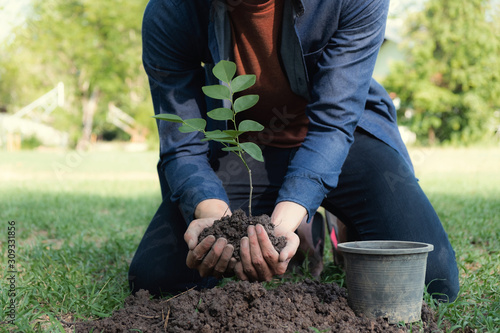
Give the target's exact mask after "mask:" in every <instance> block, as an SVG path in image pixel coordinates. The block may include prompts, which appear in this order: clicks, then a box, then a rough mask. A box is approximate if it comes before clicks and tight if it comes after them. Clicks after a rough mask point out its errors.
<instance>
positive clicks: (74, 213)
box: [0, 148, 500, 332]
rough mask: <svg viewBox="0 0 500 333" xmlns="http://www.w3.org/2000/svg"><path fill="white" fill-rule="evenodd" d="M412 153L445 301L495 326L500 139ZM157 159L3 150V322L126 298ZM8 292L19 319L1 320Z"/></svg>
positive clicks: (45, 327) (480, 326)
mask: <svg viewBox="0 0 500 333" xmlns="http://www.w3.org/2000/svg"><path fill="white" fill-rule="evenodd" d="M411 154H412V157H413V159H414V162H415V169H416V173H417V176H418V177H419V178H420V180H421V185H422V187H423V188H424V190H425V191H426V192H427V194H428V195H429V198H430V199H431V201H432V202H433V204H434V206H435V208H436V210H437V211H438V214H439V215H440V217H441V219H442V221H443V224H444V225H445V228H446V230H447V231H448V234H449V237H450V240H451V242H452V244H453V246H454V248H455V250H456V252H457V258H458V262H459V269H460V274H461V285H462V290H461V294H460V296H459V298H458V299H457V301H456V302H455V303H453V304H450V305H445V304H442V305H440V306H439V307H438V308H437V311H438V312H439V314H440V316H441V317H442V318H444V319H446V320H448V321H449V322H451V324H452V325H453V327H454V328H457V329H459V330H461V329H462V328H465V327H469V328H472V329H477V331H479V332H483V331H484V332H494V331H498V327H500V297H499V294H500V290H499V289H500V287H499V279H498V274H499V272H500V259H499V249H500V244H499V236H500V223H499V220H500V168H499V166H500V149H498V148H496V149H494V148H461V149H452V148H446V149H441V148H439V149H422V148H413V149H411ZM156 160H157V153H156V152H126V151H116V150H115V151H108V152H92V153H78V152H37V151H21V152H15V153H10V152H5V151H0V188H1V191H0V215H1V219H0V223H2V224H3V225H2V226H1V227H0V230H1V235H0V246H1V249H2V256H1V259H0V265H1V269H0V287H1V288H2V289H1V290H2V292H1V296H0V304H1V305H2V313H0V322H3V323H2V324H0V331H3V328H4V327H5V328H7V329H9V328H10V329H11V330H12V331H22V332H33V331H35V332H47V331H50V332H52V331H56V332H57V331H64V330H63V328H62V326H61V325H60V322H61V321H74V320H75V321H77V320H82V319H87V318H97V317H103V316H108V315H110V314H111V313H112V311H113V310H114V309H117V308H119V307H121V306H122V304H123V300H124V298H125V297H126V296H127V295H128V290H127V268H128V263H129V262H130V260H131V258H132V255H133V252H134V250H135V249H136V247H137V245H138V242H139V241H140V238H141V236H142V234H143V232H144V230H145V228H146V227H147V225H148V223H149V221H150V219H151V217H152V216H153V214H154V212H155V210H156V208H157V206H158V204H159V203H160V192H159V186H158V183H157V178H156V168H155V164H156ZM9 227H15V230H14V229H12V228H11V229H10V234H9V229H8V228H9ZM8 237H10V240H11V242H10V243H9V242H8V239H9V238H8ZM14 243H15V249H14V248H13V247H9V244H10V245H12V244H14ZM9 248H10V249H11V250H14V251H11V252H10V257H11V258H10V259H12V258H13V259H12V260H15V266H13V267H10V266H9V264H12V263H13V262H9V261H8V260H9V251H8V249H9ZM12 268H15V269H14V271H15V273H9V271H12ZM328 269H332V267H331V264H327V270H328ZM332 271H334V270H333V269H332ZM12 277H13V278H12ZM11 282H14V285H15V297H11V296H10V295H9V294H12V292H13V291H10V289H11V284H10V283H11ZM12 286H13V285H12ZM11 300H13V301H14V303H13V304H14V305H15V318H16V320H15V326H12V325H9V324H6V323H5V322H7V321H9V320H10V317H9V316H8V314H9V311H10V308H9V306H10V304H11V303H10V302H11Z"/></svg>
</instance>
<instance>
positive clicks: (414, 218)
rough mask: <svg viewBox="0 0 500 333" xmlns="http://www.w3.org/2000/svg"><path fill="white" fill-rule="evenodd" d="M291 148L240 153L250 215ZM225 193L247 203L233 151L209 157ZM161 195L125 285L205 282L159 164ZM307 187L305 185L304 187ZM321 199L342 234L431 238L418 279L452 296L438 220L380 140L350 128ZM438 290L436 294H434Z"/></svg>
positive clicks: (271, 188)
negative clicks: (344, 152)
mask: <svg viewBox="0 0 500 333" xmlns="http://www.w3.org/2000/svg"><path fill="white" fill-rule="evenodd" d="M294 152H295V149H279V148H271V147H266V148H265V149H264V158H265V162H264V163H261V162H257V161H254V160H251V161H248V163H249V164H250V167H251V169H252V173H253V186H254V196H253V202H252V213H253V215H260V214H268V215H270V214H271V213H272V211H273V208H274V204H275V200H276V197H277V194H278V191H279V189H280V186H281V182H282V179H283V177H284V176H285V173H286V169H287V165H288V162H289V160H290V159H291V158H292V157H293V154H294ZM212 165H213V167H214V169H215V170H216V172H217V175H218V176H219V178H220V179H221V180H222V181H223V184H224V187H225V188H226V191H227V193H228V195H229V198H230V201H231V210H233V211H234V210H235V209H237V208H242V209H244V210H246V211H247V210H248V209H247V206H248V188H249V187H248V174H247V172H246V169H245V168H244V166H243V165H242V164H241V161H239V159H238V158H237V157H236V156H235V155H234V154H226V155H224V156H222V157H220V158H219V159H217V160H216V161H215V162H214V163H213V164H212ZM160 184H161V187H162V196H163V202H162V204H161V205H160V207H159V209H158V211H157V212H156V214H155V216H154V218H153V220H152V221H151V223H150V225H149V227H148V229H147V230H146V233H145V235H144V237H143V239H142V241H141V242H140V244H139V247H138V249H137V251H136V253H135V256H134V259H133V261H132V263H131V265H130V271H129V281H130V288H131V289H132V291H134V292H135V291H137V290H139V289H147V290H149V291H150V292H151V293H152V294H156V295H159V294H161V293H163V292H164V293H178V292H181V291H184V290H186V289H187V288H190V287H193V286H197V287H199V288H204V287H212V286H214V285H215V284H216V283H217V280H216V279H214V278H204V279H202V278H200V276H199V275H198V273H197V271H194V270H191V269H189V268H188V267H187V266H186V264H185V260H186V256H187V251H188V248H187V245H186V244H185V242H184V238H183V235H184V232H185V230H186V228H187V223H186V221H184V220H183V218H182V216H181V214H180V212H179V211H178V209H177V207H176V206H175V205H174V204H172V202H170V200H169V196H170V195H169V193H168V184H165V179H164V177H163V176H162V174H161V172H160ZM304 195H307V193H304ZM322 206H323V207H324V208H325V209H326V210H328V211H330V212H331V213H333V214H334V215H335V216H337V217H338V218H339V219H340V220H341V221H342V222H343V223H344V224H345V225H346V226H347V229H348V238H349V240H404V241H418V242H425V243H430V244H433V245H434V251H433V252H431V253H429V256H428V261H427V274H426V279H425V281H426V284H428V285H429V286H428V291H429V292H430V293H431V294H432V293H436V296H435V297H437V298H441V299H444V300H450V301H453V300H454V299H455V298H456V296H457V294H458V291H459V284H458V269H457V264H456V261H455V253H454V251H453V249H452V247H451V245H450V242H449V241H448V236H447V234H446V232H445V231H444V229H443V227H442V225H441V222H440V220H439V218H438V216H437V214H436V212H435V211H434V209H433V207H432V205H431V204H430V202H429V200H428V199H427V197H426V195H425V194H424V192H423V191H422V189H421V188H420V186H419V184H418V182H417V180H416V178H415V177H414V175H413V173H412V172H411V170H410V169H409V167H408V166H407V164H406V163H405V161H404V160H403V159H402V158H401V156H400V155H399V154H398V153H397V152H396V151H395V150H394V149H392V148H391V147H389V146H388V145H386V144H385V143H383V142H381V141H379V140H378V139H376V138H374V137H373V136H371V135H370V134H368V133H366V132H364V131H362V130H358V131H356V133H355V142H354V144H353V145H352V147H351V149H350V151H349V155H348V157H347V159H346V161H345V163H344V165H343V167H342V173H341V175H340V178H339V184H338V186H337V188H336V189H335V190H333V191H332V192H331V193H330V194H329V195H328V196H327V198H326V199H325V200H324V202H323V204H322ZM438 294H439V295H441V296H439V295H438Z"/></svg>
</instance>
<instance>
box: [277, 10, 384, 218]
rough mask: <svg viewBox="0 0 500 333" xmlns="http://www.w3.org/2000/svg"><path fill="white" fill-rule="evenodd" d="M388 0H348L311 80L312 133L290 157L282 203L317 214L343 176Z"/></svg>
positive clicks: (362, 109) (375, 56) (370, 75)
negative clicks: (343, 168)
mask: <svg viewBox="0 0 500 333" xmlns="http://www.w3.org/2000/svg"><path fill="white" fill-rule="evenodd" d="M388 7H389V1H387V0H385V1H374V0H369V1H368V0H367V1H357V0H352V1H344V3H343V5H342V9H341V13H340V18H339V23H338V29H337V30H336V32H335V33H334V34H333V36H332V37H331V38H330V40H329V42H328V44H327V45H326V47H325V48H324V50H323V53H322V55H321V57H320V58H319V61H318V64H317V69H318V71H317V73H316V74H315V75H314V77H313V79H312V80H311V101H310V103H309V105H308V107H307V110H306V112H307V115H308V117H309V120H310V123H309V129H308V134H307V136H306V138H305V141H304V142H303V144H302V146H301V147H300V148H299V149H298V150H297V152H296V154H295V156H294V157H293V159H292V161H291V162H290V165H289V168H288V172H287V175H286V176H285V179H284V182H283V185H282V187H281V189H280V192H279V196H278V199H277V202H280V201H293V202H296V203H298V204H300V205H302V206H303V207H305V208H306V209H307V212H308V214H309V216H314V213H315V212H316V210H317V208H318V207H319V206H320V205H321V202H322V201H323V200H324V198H325V197H326V195H327V194H328V193H329V192H330V191H331V190H332V189H334V188H335V187H336V186H337V184H338V178H339V175H340V172H341V168H342V165H343V164H344V161H345V159H346V158H347V154H348V152H349V148H350V146H351V145H352V143H353V141H354V131H355V129H356V126H357V124H358V122H359V120H360V118H361V116H362V115H363V112H364V110H365V104H366V99H367V96H368V92H369V88H370V83H371V77H372V74H373V69H374V67H375V61H376V58H377V54H378V50H379V48H380V46H381V44H382V42H383V39H384V32H385V24H386V20H387V12H388Z"/></svg>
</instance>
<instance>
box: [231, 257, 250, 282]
mask: <svg viewBox="0 0 500 333" xmlns="http://www.w3.org/2000/svg"><path fill="white" fill-rule="evenodd" d="M234 274H236V276H237V277H238V279H240V280H241V281H248V276H247V275H246V274H245V272H243V265H242V263H241V261H238V262H236V264H235V265H234Z"/></svg>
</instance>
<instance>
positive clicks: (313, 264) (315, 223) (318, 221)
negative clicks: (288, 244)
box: [287, 212, 325, 278]
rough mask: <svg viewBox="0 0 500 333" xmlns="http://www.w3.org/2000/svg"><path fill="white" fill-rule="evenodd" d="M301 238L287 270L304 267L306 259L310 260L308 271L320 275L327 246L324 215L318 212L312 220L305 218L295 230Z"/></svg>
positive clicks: (296, 270) (313, 274)
mask: <svg viewBox="0 0 500 333" xmlns="http://www.w3.org/2000/svg"><path fill="white" fill-rule="evenodd" d="M295 232H296V233H297V235H298V236H299V239H300V245H299V248H298V249H297V253H296V254H295V256H294V257H293V258H292V260H291V261H290V263H289V264H288V269H287V272H293V271H294V270H295V273H297V272H299V271H300V270H298V269H295V268H298V267H303V264H304V261H305V260H306V258H307V260H308V267H307V268H308V271H309V273H310V274H311V275H312V276H313V277H316V278H317V277H319V276H320V275H321V272H322V271H323V250H324V248H325V241H324V240H325V221H324V219H323V216H322V215H321V214H320V213H318V212H316V214H315V215H314V217H313V219H312V221H311V222H309V223H307V222H306V220H305V219H304V220H303V221H302V223H301V224H300V225H299V227H298V228H297V230H296V231H295Z"/></svg>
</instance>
